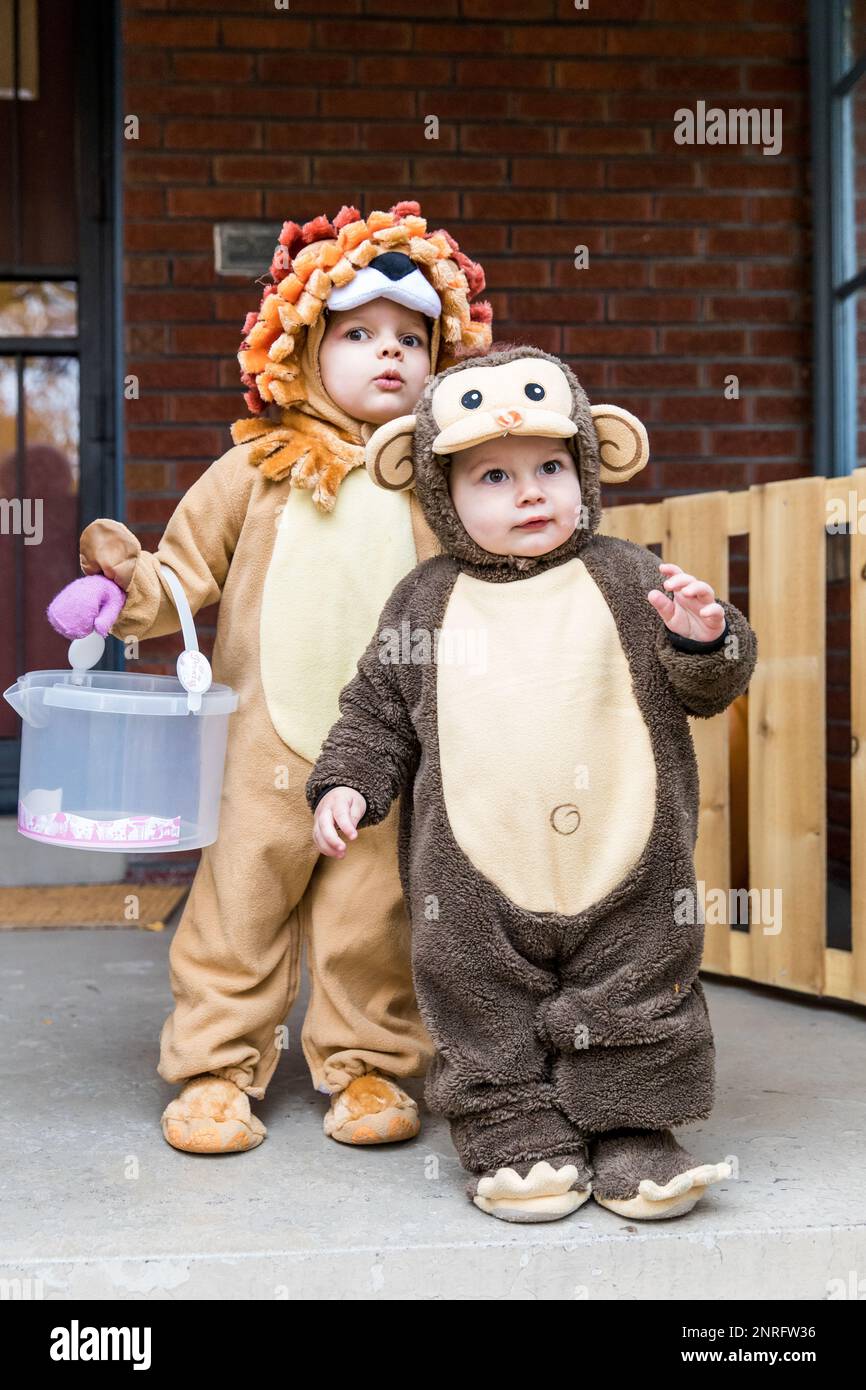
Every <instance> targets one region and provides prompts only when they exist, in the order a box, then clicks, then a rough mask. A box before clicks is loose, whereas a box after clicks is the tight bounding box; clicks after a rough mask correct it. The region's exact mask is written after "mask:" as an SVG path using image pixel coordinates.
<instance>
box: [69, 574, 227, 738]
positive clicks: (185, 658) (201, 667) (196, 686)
mask: <svg viewBox="0 0 866 1390" xmlns="http://www.w3.org/2000/svg"><path fill="white" fill-rule="evenodd" d="M159 568H160V570H161V572H162V573H163V574H164V575H165V582H166V584H167V585H168V587H169V589H170V590H171V596H172V599H173V601H174V606H175V608H176V609H177V614H178V617H179V618H180V627H181V632H182V633H183V647H184V649H183V651H182V652H181V654H180V656H179V657H178V659H177V678H178V680H179V681H180V683H181V685H182V686H183V688H184V690H185V691H186V692H187V697H186V703H187V709H188V710H189V712H190V714H198V713H200V711H201V697H202V695H203V694H204V692H205V691H206V690H209V689H210V687H211V684H212V683H213V672H212V670H211V665H210V662H209V661H208V659H207V657H206V656H205V655H204V653H203V652H201V651H199V645H198V637H197V636H196V631H195V623H194V622H193V616H192V609H191V608H190V606H189V600H188V599H187V596H186V594H185V593H184V590H183V585H182V584H181V582H180V580H179V579H178V577H177V575H176V574H175V572H174V570H172V569H169V567H168V565H163V564H160V566H159ZM104 650H105V638H104V637H100V635H99V633H98V632H96V631H95V630H94V631H93V632H91V633H90V635H89V636H88V637H79V638H77V639H76V640H75V641H74V642H70V644H69V664H70V666H72V667H73V670H74V672H75V674H74V675H73V677H72V680H73V683H74V684H78V683H80V681H81V680H82V674H81V673H83V672H84V671H89V670H90V668H91V667H92V666H95V665H96V663H97V661H98V660H99V658H100V657H101V656H102V653H103V651H104Z"/></svg>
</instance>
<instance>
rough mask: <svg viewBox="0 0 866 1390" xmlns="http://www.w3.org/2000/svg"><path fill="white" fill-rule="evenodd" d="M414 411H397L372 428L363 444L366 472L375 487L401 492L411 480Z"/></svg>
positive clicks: (413, 480)
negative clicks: (394, 416)
mask: <svg viewBox="0 0 866 1390" xmlns="http://www.w3.org/2000/svg"><path fill="white" fill-rule="evenodd" d="M415 420H416V417H415V416H414V415H399V416H398V417H397V419H396V420H389V421H388V423H387V424H385V425H380V426H379V428H378V429H377V430H374V431H373V433H372V434H371V435H370V438H369V439H368V440H367V443H366V445H365V447H364V459H365V462H366V464H367V472H368V473H369V474H370V477H371V478H372V479H373V482H374V483H377V484H378V486H379V487H384V488H387V489H388V491H389V492H402V491H403V490H404V489H405V488H409V487H413V486H414V483H415V463H414V461H413V458H412V445H413V443H414V439H415Z"/></svg>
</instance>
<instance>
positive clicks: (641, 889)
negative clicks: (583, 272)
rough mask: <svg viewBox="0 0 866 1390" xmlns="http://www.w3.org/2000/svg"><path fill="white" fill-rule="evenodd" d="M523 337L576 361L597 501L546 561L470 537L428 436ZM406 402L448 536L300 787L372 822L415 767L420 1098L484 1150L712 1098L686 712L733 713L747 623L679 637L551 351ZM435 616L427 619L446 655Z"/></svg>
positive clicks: (430, 497)
mask: <svg viewBox="0 0 866 1390" xmlns="http://www.w3.org/2000/svg"><path fill="white" fill-rule="evenodd" d="M523 358H526V359H530V362H529V367H530V369H531V368H532V366H533V363H534V361H535V359H538V363H539V364H540V363H541V362H547V363H554V364H555V365H556V367H557V368H559V369H560V370H561V371H562V372H563V373H564V374H565V378H566V380H567V381H568V383H569V387H570V391H571V403H570V405H571V420H572V421H573V422H574V424H575V425H576V427H577V429H576V433H575V434H574V436H573V438H572V440H571V441H570V445H571V448H572V452H573V453H574V454H575V457H576V459H577V462H578V471H579V480H580V486H581V491H582V498H583V503H584V506H585V507H586V509H587V512H586V515H587V524H586V525H584V526H581V527H579V528H578V529H577V530H576V531H575V532H574V534H573V535H572V537H571V538H570V539H569V540H568V541H567V542H566V543H564V544H563V545H561V546H560V547H559V548H558V549H556V550H554V551H551V552H550V553H548V554H545V555H542V556H540V557H538V558H537V559H516V558H515V557H512V556H499V555H494V554H491V553H489V552H487V551H485V550H483V549H481V547H480V546H478V545H477V544H476V543H475V542H474V541H473V540H472V539H471V538H470V537H469V535H468V534H467V532H466V531H465V529H464V528H463V526H462V523H461V522H460V519H459V517H458V516H457V513H456V512H455V510H454V506H453V504H452V501H451V497H450V493H449V490H448V483H447V476H446V472H445V470H444V469H443V466H442V456H441V453H440V454H439V455H437V453H435V452H434V451H433V447H432V446H433V443H434V438H435V436H436V435H437V432H438V431H439V430H440V429H441V427H442V420H441V418H440V417H439V416H437V418H434V410H435V408H436V402H435V401H434V400H433V397H434V393H435V392H437V390H438V389H439V388H441V387H442V385H443V383H447V382H448V380H449V378H451V377H453V376H454V375H455V374H457V373H462V372H469V373H472V374H473V375H472V376H471V377H467V378H466V381H467V382H469V381H470V380H471V382H472V384H473V386H474V385H475V384H476V383H480V382H483V381H484V380H485V378H484V375H483V374H484V373H485V372H486V371H487V370H488V369H490V368H493V367H497V366H500V365H502V364H505V363H508V362H511V361H515V360H516V359H523ZM530 378H531V370H530ZM458 394H459V393H458ZM528 394H529V392H527V395H528ZM567 396H568V391H567V390H566V398H567ZM451 397H452V398H453V397H454V391H453V390H452V391H451ZM437 399H438V398H437ZM463 399H464V400H466V399H467V398H466V397H464V398H463ZM525 404H526V403H525V402H524V405H525ZM565 409H566V412H568V410H569V407H568V405H566V407H565ZM607 409H614V410H615V409H616V408H615V407H614V408H608V407H603V408H600V407H596V408H595V410H596V411H599V410H602V411H604V410H607ZM457 413H458V414H459V407H458V408H457ZM621 414H622V415H623V416H625V412H621ZM528 418H529V419H530V425H529V426H527V427H526V428H524V430H523V432H524V433H533V430H532V428H531V416H529V417H528ZM628 419H629V420H631V421H633V417H628ZM406 420H407V421H408V422H409V424H410V427H409V429H408V433H407V432H406V431H404V457H403V458H402V459H401V463H402V464H403V465H404V478H405V467H409V466H410V465H411V467H409V473H410V475H411V474H412V470H413V469H414V479H413V481H414V486H415V489H416V492H417V496H418V499H419V501H420V503H421V506H422V509H423V511H424V514H425V517H426V518H427V521H428V522H429V524H430V526H431V527H432V529H433V531H434V532H435V534H436V536H437V537H438V539H439V541H440V542H441V544H442V546H443V549H444V551H445V553H444V554H442V555H437V556H435V557H433V558H431V559H428V560H426V561H424V562H423V563H422V564H420V565H418V567H417V568H416V569H415V570H413V571H412V572H411V573H410V574H408V575H407V576H406V577H405V579H403V580H402V581H401V582H400V583H399V584H398V586H397V588H396V589H395V590H394V592H393V594H392V596H391V598H390V600H389V601H388V603H387V605H386V607H385V609H384V611H383V613H382V616H381V619H380V624H379V629H378V631H377V632H376V634H375V635H374V637H373V638H372V640H371V642H370V644H369V646H368V648H367V650H366V652H365V653H364V655H363V656H362V658H361V659H360V661H359V663H358V673H357V675H356V676H355V677H354V678H353V679H352V681H351V682H350V683H349V684H348V685H347V686H346V687H345V689H344V690H343V692H342V695H341V699H340V709H341V712H342V713H341V717H340V719H339V720H338V721H337V722H336V723H335V724H334V726H333V728H332V729H331V731H330V734H329V735H328V737H327V739H326V740H325V743H324V745H323V747H322V751H321V754H320V756H319V758H318V761H317V762H316V765H315V768H314V770H313V773H312V776H311V777H310V779H309V782H308V783H307V799H308V801H309V804H310V806H311V807H312V808H315V806H316V803H317V802H318V800H319V799H320V798H321V797H322V796H323V795H324V794H325V792H326V791H327V790H328V789H329V788H331V787H334V786H337V785H341V786H350V787H354V788H357V789H358V790H359V791H360V792H361V793H362V794H363V796H364V797H365V799H366V802H367V810H366V813H365V815H364V816H363V818H362V819H361V821H360V822H359V828H360V829H363V827H365V826H373V825H376V824H377V823H378V822H379V821H381V819H382V818H383V817H384V816H385V815H386V814H387V812H388V808H389V807H390V806H391V804H392V802H393V801H394V799H395V798H396V797H397V796H398V795H399V793H400V792H401V791H403V790H404V789H408V790H407V791H406V794H405V795H404V796H403V797H402V798H401V821H400V839H399V851H400V873H401V880H402V883H403V888H404V892H405V894H406V898H407V902H408V904H409V909H410V913H411V919H412V930H413V970H414V978H415V986H416V992H417V998H418V1003H419V1007H420V1010H421V1015H422V1017H423V1019H424V1022H425V1024H426V1026H427V1028H428V1030H429V1032H430V1034H431V1036H432V1038H433V1040H434V1042H435V1045H436V1056H435V1059H434V1061H433V1064H432V1066H431V1068H430V1070H429V1072H428V1075H427V1078H426V1091H425V1095H426V1100H427V1102H428V1104H429V1106H430V1108H431V1109H432V1110H433V1111H434V1112H438V1113H440V1114H443V1115H445V1116H447V1117H448V1119H449V1121H450V1125H451V1132H452V1136H453V1139H454V1143H455V1145H456V1148H457V1151H458V1153H459V1155H460V1159H461V1161H462V1163H463V1164H464V1166H465V1167H466V1168H467V1169H469V1170H471V1171H472V1172H474V1173H479V1172H482V1171H485V1170H491V1169H495V1168H497V1167H501V1166H503V1165H515V1164H526V1163H527V1162H530V1161H533V1160H538V1159H555V1158H556V1156H557V1155H560V1156H562V1155H566V1154H572V1153H573V1152H574V1151H575V1146H576V1143H579V1142H583V1141H584V1140H585V1139H587V1138H588V1137H591V1136H596V1137H597V1136H599V1135H603V1134H609V1133H610V1132H611V1131H614V1130H618V1129H622V1128H634V1129H639V1130H646V1131H664V1130H666V1129H667V1128H668V1127H671V1126H678V1125H685V1124H689V1123H693V1122H694V1121H697V1120H701V1119H704V1118H706V1117H707V1116H708V1115H709V1114H710V1111H711V1108H712V1104H713V1087H714V1046H713V1037H712V1032H711V1028H710V1020H709V1016H708V1011H707V1005H706V1001H705V998H704V992H703V989H702V986H701V983H700V981H699V979H698V968H699V965H700V961H701V953H702V947H703V914H702V912H701V911H700V906H699V904H698V906H697V908H696V909H695V910H694V911H693V912H692V916H691V919H688V918H686V920H684V919H683V913H682V907H681V905H682V903H683V902H684V901H685V902H688V901H689V892H691V894H692V897H691V899H690V901H691V902H692V903H693V904H695V903H697V885H696V882H695V870H694V862H693V850H694V845H695V840H696V836H697V823H698V773H697V764H696V759H695V753H694V747H693V743H692V738H691V734H690V730H689V722H688V717H689V715H694V716H698V717H701V718H707V717H709V716H711V715H715V714H718V713H720V712H721V711H722V710H724V709H725V707H726V706H727V705H728V704H729V703H730V702H731V701H732V700H734V699H735V698H736V697H737V696H738V695H739V694H741V693H742V692H743V691H744V690H745V689H746V687H747V686H748V683H749V679H750V676H751V673H752V669H753V667H754V664H755V660H756V655H757V641H756V638H755V634H754V632H753V631H752V629H751V627H750V626H749V624H748V622H747V621H746V619H745V617H744V616H743V614H742V613H741V612H740V611H739V610H738V609H737V608H735V607H734V606H733V605H732V604H730V603H727V602H723V603H722V607H723V609H724V612H725V617H726V620H727V627H726V630H725V631H724V632H723V633H722V634H721V636H720V638H719V639H717V640H716V641H715V642H711V643H697V642H690V641H687V640H685V639H682V638H677V637H674V636H673V635H672V634H671V633H670V632H669V630H668V629H667V627H666V626H665V625H664V623H663V622H662V620H661V618H660V617H659V616H658V614H654V613H653V612H652V611H650V606H649V605H648V603H647V601H646V594H647V593H648V591H649V590H650V589H652V588H655V587H658V586H659V584H660V581H661V579H662V576H661V575H660V574H659V569H658V564H659V561H658V559H657V557H656V556H655V555H654V554H653V553H652V552H651V551H649V550H647V549H645V548H644V547H643V546H640V545H635V544H633V543H632V542H630V541H626V540H621V539H614V538H612V537H608V536H603V535H599V534H598V532H597V527H598V524H599V520H600V514H601V503H600V477H605V476H610V467H611V465H609V464H607V463H606V462H605V461H603V456H602V449H603V448H604V444H605V440H604V439H603V438H602V428H601V423H600V421H599V418H598V416H596V419H595V421H594V418H593V413H592V412H591V410H590V406H589V402H588V400H587V398H586V395H585V393H584V391H583V389H582V388H581V386H580V385H579V383H578V382H577V380H576V378H575V377H574V375H573V373H572V372H571V371H570V370H569V369H568V368H567V367H565V366H564V365H563V364H562V363H560V362H559V361H558V359H556V358H554V357H551V356H550V355H549V354H547V353H545V352H542V351H541V350H540V349H535V348H527V347H514V348H509V349H508V350H506V351H504V352H499V353H492V354H490V355H489V356H488V357H486V358H485V359H483V361H475V362H473V361H468V362H461V363H459V364H458V365H456V366H454V367H451V368H449V370H447V371H445V372H442V373H440V374H439V375H438V376H436V377H434V378H432V379H431V380H430V381H429V382H428V385H427V388H426V390H425V393H424V395H423V397H422V398H421V400H420V401H419V404H418V407H417V413H416V416H415V417H414V419H413V417H406ZM634 423H635V424H636V425H638V426H639V422H634ZM384 428H385V429H390V431H391V434H392V436H393V435H394V434H395V430H394V429H393V427H384ZM640 429H641V430H642V427H640ZM516 432H518V433H519V432H520V430H517V431H516ZM536 432H539V433H545V432H546V433H551V432H552V431H550V430H547V431H536ZM397 433H399V431H397ZM406 438H408V439H409V443H408V445H406V443H405V439H406ZM644 438H645V434H644ZM372 442H373V441H371V444H372ZM368 467H371V454H370V446H369V445H368ZM605 470H607V472H606V471H605ZM371 471H374V473H375V472H376V469H375V466H373V467H371ZM378 481H380V482H381V483H382V484H383V485H385V486H394V485H395V484H393V483H389V482H388V481H387V479H386V478H385V477H384V476H379V477H378ZM401 485H405V482H404V483H402V484H401ZM395 633H396V634H398V638H397V639H395V637H394V634H395ZM461 633H462V634H463V637H464V638H465V637H466V634H467V633H468V634H469V635H470V636H471V635H472V634H474V635H475V636H476V638H478V637H480V636H483V638H484V641H483V644H481V645H483V648H484V652H483V660H482V659H480V658H479V659H476V660H475V661H474V663H473V661H472V660H471V659H468V658H467V659H465V660H464V661H463V663H462V665H455V664H454V663H450V662H449V661H448V660H446V659H443V657H442V651H443V643H444V644H445V645H446V648H447V646H448V644H447V642H446V639H449V641H450V643H451V646H450V650H452V651H453V650H454V647H455V643H456V641H457V638H458V637H459V636H460V634H461ZM425 634H426V635H430V634H438V643H439V646H438V651H439V653H440V655H439V658H438V660H437V659H429V657H427V656H425ZM395 640H397V641H398V645H400V643H402V645H400V655H399V656H398V657H397V658H394V655H393V652H394V642H395ZM428 650H429V648H428ZM389 652H390V655H388V653H389ZM476 656H478V653H477V652H476ZM351 853H352V849H351V848H350V849H349V854H350V855H351Z"/></svg>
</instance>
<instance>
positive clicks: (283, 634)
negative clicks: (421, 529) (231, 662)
mask: <svg viewBox="0 0 866 1390" xmlns="http://www.w3.org/2000/svg"><path fill="white" fill-rule="evenodd" d="M276 522H277V523H278V529H277V535H276V540H275V543H274V550H273V555H272V557H271V562H270V565H269V566H268V572H267V576H266V578H265V585H264V590H263V593H262V609H261V621H260V638H261V672H262V685H263V686H264V692H265V700H266V701H267V706H268V712H269V714H270V716H271V720H272V721H273V725H274V728H275V729H276V731H277V733H278V734H279V736H280V738H281V739H282V740H283V742H284V743H287V744H288V745H289V747H290V748H293V749H294V750H295V752H297V753H300V755H301V757H303V758H307V759H308V760H309V761H310V762H314V761H315V759H316V758H317V757H318V755H319V751H320V749H321V746H322V743H323V742H324V739H325V737H326V735H327V733H328V731H329V729H330V728H331V725H332V724H333V723H334V721H335V720H336V719H337V718H338V716H339V713H340V709H339V704H338V697H339V694H340V691H341V689H342V688H343V686H344V685H345V684H346V682H347V681H349V680H351V678H352V677H353V676H354V675H355V669H356V666H357V663H358V658H359V657H360V656H361V653H362V652H363V651H364V648H365V647H366V646H367V644H368V643H369V641H370V639H371V638H372V637H373V635H374V634H375V632H376V628H377V624H378V621H379V616H380V614H381V612H382V609H383V607H384V605H385V602H386V600H387V599H388V598H389V596H390V594H391V591H392V590H393V588H394V586H395V585H396V584H397V583H399V581H400V580H401V579H402V578H403V576H404V575H406V574H408V573H409V571H410V570H411V569H414V568H415V565H416V563H417V558H416V553H415V541H414V537H413V535H412V520H411V514H410V510H409V497H408V494H407V493H402V492H401V493H397V492H385V491H384V490H383V489H382V488H378V487H376V485H375V483H373V482H372V481H371V479H370V478H369V476H368V474H367V470H366V469H365V468H355V469H353V470H352V472H351V473H349V474H348V475H347V477H345V478H344V479H343V482H342V483H341V485H340V491H339V495H338V497H337V505H336V506H335V508H334V510H333V512H331V513H330V514H329V515H325V514H323V513H322V512H320V511H319V510H318V509H317V508H316V507H315V506H314V504H313V501H312V497H311V494H310V493H309V492H308V491H307V490H306V489H301V488H292V489H291V491H290V492H289V494H288V497H287V501H286V505H285V506H284V508H283V510H282V512H281V513H280V515H279V517H278V518H277V519H276Z"/></svg>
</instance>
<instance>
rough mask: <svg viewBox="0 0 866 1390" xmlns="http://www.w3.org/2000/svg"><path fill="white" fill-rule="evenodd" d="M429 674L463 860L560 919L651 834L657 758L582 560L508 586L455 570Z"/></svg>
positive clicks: (600, 892)
mask: <svg viewBox="0 0 866 1390" xmlns="http://www.w3.org/2000/svg"><path fill="white" fill-rule="evenodd" d="M647 611H648V621H649V620H651V619H652V614H651V613H649V605H647ZM482 656H483V659H482ZM436 683H437V692H438V724H439V753H440V761H441V767H442V787H443V792H444V799H445V807H446V811H447V814H448V820H449V822H450V825H451V829H452V831H453V834H454V837H455V839H456V841H457V843H458V844H459V846H460V848H461V849H462V850H463V851H464V853H465V854H466V855H467V857H468V858H469V859H470V860H471V861H472V863H473V864H474V865H475V866H476V868H477V869H479V870H480V871H481V873H483V874H484V875H485V877H486V878H488V879H490V881H491V882H492V883H494V884H495V885H496V886H497V888H499V889H500V890H501V892H502V893H504V894H505V896H506V897H507V898H509V899H510V900H511V901H512V902H513V903H515V904H517V906H518V907H521V908H524V909H526V910H528V911H532V912H559V913H563V914H566V915H569V916H570V915H574V914H575V913H578V912H582V911H583V910H584V909H585V908H587V907H590V906H591V905H592V904H593V903H594V902H597V901H598V900H599V899H600V898H602V897H604V896H605V895H606V894H607V893H608V892H609V891H610V890H611V889H612V888H614V887H615V886H616V885H617V884H618V883H619V882H620V881H621V879H623V878H624V877H625V876H626V875H627V874H628V873H629V871H630V870H631V869H632V868H633V867H634V865H635V864H636V863H637V861H638V859H639V858H640V855H641V852H642V851H643V848H644V846H645V845H646V842H647V839H648V838H649V834H650V830H651V828H652V823H653V818H654V815H655V802H656V766H655V759H654V757H653V752H652V745H651V742H650V736H649V731H648V729H647V727H646V723H645V722H644V718H643V715H642V714H641V712H640V709H639V708H638V705H637V701H636V699H635V696H634V692H633V690H632V681H631V672H630V671H629V667H628V662H627V661H626V656H625V652H624V651H623V649H622V644H621V642H620V638H619V633H618V631H617V627H616V624H615V622H614V619H613V615H612V614H611V611H610V609H609V608H608V606H607V604H606V602H605V600H604V597H603V595H602V593H601V591H600V590H599V588H598V586H597V585H596V583H595V581H594V580H593V579H592V578H591V576H590V574H589V572H588V570H587V568H586V566H585V565H584V563H583V561H582V560H580V559H574V560H569V561H567V562H566V563H565V564H562V565H557V566H555V567H554V568H553V569H550V570H546V571H545V572H544V573H543V574H540V575H537V576H536V577H535V578H532V579H520V580H514V581H511V582H510V583H500V584H496V583H488V582H485V581H484V580H480V579H475V578H472V577H470V576H468V575H465V574H461V575H460V576H459V577H458V579H457V582H456V584H455V585H454V589H453V590H452V593H451V597H450V599H449V601H448V605H447V608H446V611H445V615H444V618H443V623H442V633H441V635H440V639H439V660H438V663H437V673H436Z"/></svg>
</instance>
